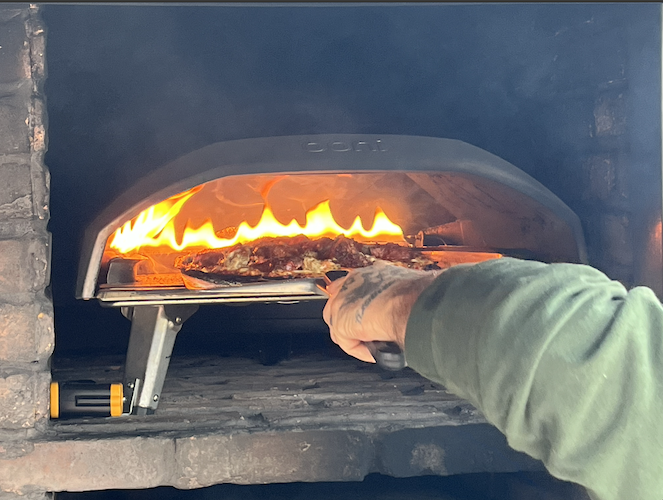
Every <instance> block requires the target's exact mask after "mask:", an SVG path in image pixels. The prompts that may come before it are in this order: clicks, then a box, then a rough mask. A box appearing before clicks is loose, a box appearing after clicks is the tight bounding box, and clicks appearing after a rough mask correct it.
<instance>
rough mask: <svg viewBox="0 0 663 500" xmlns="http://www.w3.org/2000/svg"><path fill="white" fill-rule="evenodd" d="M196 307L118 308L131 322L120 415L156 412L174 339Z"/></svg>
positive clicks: (153, 306) (152, 306) (154, 306)
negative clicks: (122, 406) (122, 413)
mask: <svg viewBox="0 0 663 500" xmlns="http://www.w3.org/2000/svg"><path fill="white" fill-rule="evenodd" d="M197 310H198V306H197V305H151V306H147V305H146V306H134V307H129V308H122V314H124V315H125V316H126V317H127V318H128V319H130V320H131V334H130V336H129V348H128V350H127V359H126V363H125V368H124V395H125V400H124V408H123V410H124V413H126V414H132V415H147V414H152V413H154V411H155V410H156V409H157V406H158V404H159V398H160V397H161V389H162V388H163V383H164V380H165V379H166V372H167V371H168V364H169V362H170V356H171V354H172V352H173V346H174V345H175V337H177V333H178V332H179V331H180V329H181V328H182V324H183V323H184V322H185V321H186V320H187V319H189V318H190V317H191V315H192V314H193V313H195V312H196V311H197Z"/></svg>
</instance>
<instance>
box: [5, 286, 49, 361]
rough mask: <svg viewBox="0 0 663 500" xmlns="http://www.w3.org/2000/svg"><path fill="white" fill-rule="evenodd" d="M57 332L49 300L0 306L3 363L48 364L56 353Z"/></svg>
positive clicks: (43, 299)
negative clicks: (51, 356) (54, 352)
mask: <svg viewBox="0 0 663 500" xmlns="http://www.w3.org/2000/svg"><path fill="white" fill-rule="evenodd" d="M53 332H54V329H53V306H52V304H51V303H50V301H49V300H47V299H46V298H42V299H41V300H36V301H35V302H33V303H31V304H25V305H13V304H0V362H10V363H30V362H41V363H45V362H46V361H47V360H48V358H49V357H50V355H51V353H52V352H53V345H54V342H55V335H54V333H53Z"/></svg>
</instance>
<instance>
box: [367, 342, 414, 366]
mask: <svg viewBox="0 0 663 500" xmlns="http://www.w3.org/2000/svg"><path fill="white" fill-rule="evenodd" d="M364 344H365V345H366V347H368V350H369V351H370V352H371V356H373V358H375V361H376V363H377V364H378V365H379V366H380V367H382V368H384V369H385V370H389V371H393V372H397V371H399V370H402V369H403V368H405V367H406V366H407V362H406V361H405V354H404V353H403V351H401V348H400V347H399V346H398V344H396V343H395V342H384V341H378V340H375V341H372V342H364Z"/></svg>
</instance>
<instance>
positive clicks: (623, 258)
mask: <svg viewBox="0 0 663 500" xmlns="http://www.w3.org/2000/svg"><path fill="white" fill-rule="evenodd" d="M600 228H601V240H602V243H603V249H604V252H605V257H606V258H607V259H609V260H611V261H613V262H614V263H615V264H618V265H621V266H631V265H632V264H633V247H632V245H631V242H632V241H633V240H632V237H631V228H630V224H629V218H628V216H626V215H613V214H606V215H604V216H602V218H601V225H600Z"/></svg>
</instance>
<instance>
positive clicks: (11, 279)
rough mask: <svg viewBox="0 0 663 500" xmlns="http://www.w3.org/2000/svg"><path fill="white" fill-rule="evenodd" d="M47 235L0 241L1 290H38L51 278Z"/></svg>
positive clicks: (44, 286)
mask: <svg viewBox="0 0 663 500" xmlns="http://www.w3.org/2000/svg"><path fill="white" fill-rule="evenodd" d="M50 251H51V250H50V241H49V238H48V237H46V236H44V237H40V238H39V237H37V238H23V239H20V240H3V241H0V291H1V292H2V293H5V294H12V293H22V292H41V291H42V290H44V288H46V286H47V285H48V283H49V280H50Z"/></svg>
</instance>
